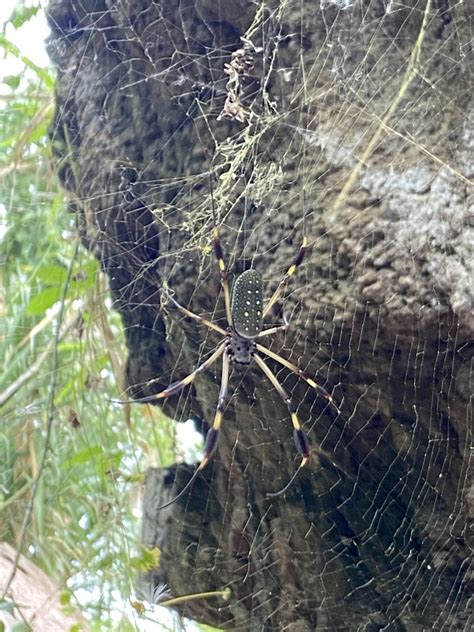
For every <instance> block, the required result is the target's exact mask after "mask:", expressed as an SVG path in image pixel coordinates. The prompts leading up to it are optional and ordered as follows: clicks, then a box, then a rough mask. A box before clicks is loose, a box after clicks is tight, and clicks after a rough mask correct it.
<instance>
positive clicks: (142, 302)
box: [49, 0, 474, 632]
mask: <svg viewBox="0 0 474 632" xmlns="http://www.w3.org/2000/svg"><path fill="white" fill-rule="evenodd" d="M468 4H469V3H464V4H463V3H458V4H456V5H453V6H451V5H450V3H449V2H448V1H447V0H446V1H443V0H438V1H437V2H430V1H429V0H423V1H420V2H417V3H413V4H411V3H405V4H396V3H392V2H389V1H382V0H374V1H373V2H353V3H350V2H347V1H342V0H339V1H336V0H332V1H325V2H321V3H319V2H309V1H307V2H301V0H298V1H296V0H294V1H293V0H288V1H287V2H283V1H280V2H278V1H276V0H275V1H269V2H265V3H254V2H250V1H245V0H242V1H240V2H239V1H237V0H220V1H219V2H216V0H212V1H211V0H194V2H193V1H191V0H189V1H187V0H185V1H184V2H183V1H182V0H181V1H179V2H178V1H174V0H168V1H167V2H150V1H149V0H138V1H131V0H130V1H127V0H122V1H121V2H120V3H115V2H106V1H105V0H103V2H97V1H96V0H94V1H93V2H92V1H91V0H85V1H84V0H83V1H82V2H81V3H77V2H74V1H73V0H52V2H51V3H50V8H49V15H50V24H51V28H52V36H51V38H50V41H49V50H50V54H51V57H52V59H53V61H54V62H55V63H56V64H57V66H58V72H59V81H58V103H57V114H56V118H55V122H54V140H55V147H56V151H57V153H58V156H59V158H60V161H59V169H60V175H61V179H62V182H63V184H64V186H65V187H66V188H67V189H68V190H69V191H70V192H71V200H72V201H71V210H72V211H73V212H74V213H76V215H77V219H78V224H79V227H80V232H81V237H82V239H83V242H84V244H85V245H86V246H87V247H88V248H89V249H90V250H91V251H93V252H94V253H95V254H96V256H97V257H98V259H99V260H100V262H101V264H102V267H103V269H104V270H105V271H106V272H107V274H108V277H109V280H110V287H111V291H112V293H113V297H114V300H115V307H116V309H118V310H119V312H120V314H121V316H122V320H123V325H124V330H125V334H126V340H127V346H128V352H129V357H128V364H127V371H126V380H127V385H128V387H129V392H130V393H131V395H132V396H134V397H142V396H146V395H150V394H152V393H155V392H158V391H160V390H162V389H163V388H165V387H166V386H167V385H168V384H169V383H171V382H173V381H175V380H178V379H179V378H181V377H184V376H185V375H187V374H188V373H190V372H191V371H192V370H193V368H195V367H196V366H197V365H198V364H199V363H200V362H202V361H203V359H205V358H206V357H207V356H208V355H209V353H211V352H212V350H213V349H215V347H216V345H217V344H218V342H219V339H220V338H219V334H217V333H216V332H213V331H210V330H209V329H208V328H206V327H205V326H202V325H200V324H199V323H197V322H196V321H193V320H191V319H189V318H183V316H182V314H181V313H179V311H178V310H176V309H175V308H174V307H173V305H172V303H171V302H170V301H169V300H166V296H167V293H173V296H174V297H175V299H176V300H178V301H179V302H180V303H181V304H182V305H184V306H186V307H188V308H189V309H190V310H192V311H193V312H195V313H197V314H203V315H205V316H206V317H207V318H209V319H212V320H213V321H215V322H218V323H219V324H220V325H221V326H222V327H224V328H225V327H226V322H225V311H224V306H223V297H222V292H220V286H219V274H218V268H217V265H216V263H215V261H214V258H213V253H212V231H213V226H214V218H213V213H212V208H213V205H214V212H215V217H216V221H217V223H218V225H219V227H220V235H221V240H222V245H223V248H224V251H225V259H226V263H227V266H228V269H229V272H230V274H231V275H232V276H233V278H235V276H236V275H237V274H238V273H240V272H242V270H244V269H248V268H249V267H250V266H252V267H253V268H255V269H256V270H257V271H259V272H260V273H261V274H262V275H263V278H264V282H265V287H266V290H265V293H266V296H267V297H269V296H270V295H271V293H272V292H273V291H274V289H275V288H276V286H277V284H278V282H279V281H280V279H281V278H282V276H283V274H284V273H285V271H286V269H287V268H288V266H289V265H290V264H291V261H292V257H293V256H294V255H295V254H296V253H297V251H298V247H299V245H300V243H301V241H302V238H303V230H305V232H306V234H307V236H308V240H309V249H308V253H307V256H306V258H305V260H304V262H303V264H302V265H301V267H300V269H299V270H298V273H297V275H296V276H293V277H292V278H291V279H290V283H289V285H288V291H287V293H286V298H285V300H284V301H280V302H279V303H278V305H277V306H275V308H274V309H272V313H271V318H269V319H268V323H274V324H277V323H281V322H282V319H283V314H284V315H285V316H286V317H287V318H288V320H289V321H290V326H289V328H288V329H287V330H286V331H280V332H278V333H276V334H275V335H273V336H271V337H270V336H269V337H268V338H265V339H264V340H265V344H267V343H268V344H270V346H271V348H272V350H273V351H274V352H276V353H278V354H281V355H282V356H284V357H285V358H287V359H289V360H290V361H291V362H293V363H297V364H298V366H299V367H300V368H302V369H303V370H304V371H305V372H306V373H308V374H309V375H310V376H312V377H314V376H316V378H315V379H317V381H318V383H320V384H321V385H322V386H323V387H325V388H326V389H327V390H328V391H330V392H331V393H332V396H333V398H334V402H335V404H336V405H337V406H338V407H339V408H340V412H338V411H337V410H336V408H335V407H334V406H331V405H330V404H329V403H328V402H327V400H325V399H324V398H323V397H320V396H318V394H317V393H316V392H315V391H314V390H313V389H311V388H310V387H309V386H308V385H307V383H306V382H304V381H303V380H301V379H298V378H297V377H296V376H294V375H291V374H289V372H288V371H287V369H285V368H282V367H281V366H280V365H278V364H277V363H273V362H270V363H269V365H270V366H271V368H272V370H273V371H274V373H275V374H276V375H277V377H278V379H279V380H280V381H281V382H282V383H283V384H284V387H285V389H286V390H287V391H288V392H289V393H291V398H292V400H293V402H294V404H295V405H296V409H297V414H298V417H299V419H300V420H301V423H302V424H303V427H304V428H305V430H306V431H307V433H308V436H309V439H310V444H311V458H310V462H309V464H308V465H307V466H306V467H305V468H304V469H303V470H302V471H301V473H300V475H299V477H298V478H297V480H296V482H295V484H294V485H293V486H292V487H291V488H290V489H289V490H288V492H287V493H286V494H285V496H283V497H281V498H279V499H276V500H273V501H271V500H269V499H268V498H267V496H266V494H267V493H268V492H274V491H275V490H277V489H279V488H280V487H282V485H284V484H285V482H287V481H288V479H289V478H290V477H291V475H292V474H293V472H294V471H295V469H296V468H297V466H298V460H297V458H296V454H297V452H296V448H295V446H294V444H293V441H292V438H291V423H290V420H289V415H288V410H287V406H286V405H285V403H284V402H283V401H282V400H281V399H280V398H279V397H278V394H277V393H276V392H275V391H274V390H273V389H272V388H271V386H270V385H269V382H268V381H267V378H266V377H265V376H264V375H263V374H262V373H261V371H260V370H259V368H258V367H257V366H255V364H254V363H253V364H252V365H251V367H250V368H249V369H248V370H246V369H244V368H242V367H239V366H234V367H233V370H232V374H231V379H230V394H231V397H230V400H229V404H228V406H227V407H226V409H225V415H224V421H223V426H222V432H221V437H220V441H219V445H218V448H217V452H216V455H215V458H214V459H213V460H212V462H211V463H209V465H208V466H207V467H206V468H205V469H204V470H203V471H202V473H200V475H199V476H198V478H197V480H196V482H195V484H194V485H193V486H192V489H191V490H190V491H189V493H187V494H185V495H184V496H183V497H182V498H181V499H180V500H179V501H178V502H176V503H175V504H174V505H171V506H170V507H169V508H168V509H166V510H163V511H161V512H157V511H156V507H157V506H159V505H160V504H162V503H163V502H165V501H166V500H168V499H169V498H171V497H172V496H173V495H174V494H176V493H177V492H178V491H179V490H180V489H182V487H183V486H184V484H185V482H186V481H187V480H189V477H190V475H191V473H192V472H193V470H194V465H179V466H173V467H171V468H166V469H160V470H154V469H152V470H150V471H149V472H148V476H147V483H146V492H145V500H144V524H143V541H144V543H145V544H146V545H147V546H149V547H156V546H158V547H159V548H160V550H161V561H160V567H159V568H157V569H155V570H154V571H153V572H152V573H150V574H149V575H148V576H147V577H144V578H142V579H141V584H142V587H143V586H145V585H149V584H151V585H152V587H153V586H157V585H159V584H161V583H165V584H167V585H168V586H169V589H170V591H171V592H172V593H173V594H174V595H175V596H179V595H185V594H191V593H198V592H208V591H212V590H222V589H223V588H224V587H229V588H230V598H229V600H228V601H223V600H222V599H221V598H218V597H216V598H211V599H201V600H194V601H187V602H184V603H183V604H181V605H180V606H179V610H180V612H182V613H183V614H185V615H186V616H188V617H192V618H194V619H196V620H198V621H203V622H206V623H208V624H211V625H215V626H220V627H222V628H224V629H232V630H237V629H244V630H285V629H291V630H292V631H297V632H303V631H310V630H366V631H369V630H379V629H387V630H425V629H432V630H443V629H448V628H449V629H455V630H463V629H469V627H470V626H469V623H468V620H467V619H468V616H469V603H468V600H469V597H470V594H471V593H472V586H471V587H470V586H469V581H470V575H469V559H470V551H471V550H472V532H469V530H468V516H469V515H471V516H472V512H473V507H472V492H470V490H471V489H472V488H471V487H470V486H471V484H472V481H471V479H470V470H469V458H470V446H471V427H470V425H469V422H470V421H471V420H472V411H471V409H470V403H471V400H470V397H471V396H470V391H469V386H470V380H471V379H472V367H471V364H470V362H471V361H470V358H471V357H472V353H471V352H472V347H470V346H469V340H472V338H473V329H474V322H473V302H474V301H473V288H472V216H471V217H469V205H470V204H471V208H472V188H469V177H471V176H472V171H473V167H472V153H469V151H470V150H471V151H472V137H473V136H472V134H473V129H472V119H471V123H469V119H468V117H467V110H468V108H469V106H470V99H472V95H470V84H469V80H468V70H469V68H468V61H467V58H466V53H467V50H468V47H469V38H470V26H469V20H468V15H467V12H468V11H469V8H468V6H467V5H468ZM463 12H465V13H463ZM233 53H234V55H232V54H233ZM470 64H471V65H472V60H471V62H470ZM470 125H471V126H470ZM210 178H212V179H213V182H214V184H213V187H212V189H213V196H212V197H213V204H212V200H211V186H210ZM470 221H471V223H470ZM163 288H167V293H163V292H160V290H161V289H163ZM219 380H220V366H219V363H217V364H216V365H215V366H214V367H212V368H211V369H210V370H207V371H205V372H204V373H202V374H200V375H199V376H198V377H197V378H196V380H195V382H194V383H193V385H192V386H191V388H190V389H187V390H186V391H183V392H182V393H181V394H180V395H175V396H173V397H170V398H168V399H167V400H164V401H163V402H162V405H163V408H164V410H165V412H167V413H168V414H169V415H170V416H171V417H174V418H175V419H176V420H177V421H184V420H186V419H187V418H189V417H190V416H192V417H194V418H195V419H197V420H198V423H199V424H200V427H201V428H202V430H203V432H205V431H206V429H207V428H208V427H209V424H210V423H212V419H213V415H214V411H215V407H216V402H217V396H218V390H219ZM160 405H161V404H160ZM170 423H174V422H170ZM175 474H176V478H175ZM147 592H150V591H149V590H148V591H147Z"/></svg>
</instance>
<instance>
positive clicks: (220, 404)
mask: <svg viewBox="0 0 474 632" xmlns="http://www.w3.org/2000/svg"><path fill="white" fill-rule="evenodd" d="M229 366H230V358H229V354H228V352H227V350H224V355H223V356H222V377H221V388H220V391H219V398H218V400H217V408H216V413H215V415H214V421H213V422H212V426H211V427H210V428H209V430H208V431H207V435H206V442H205V444H204V456H203V458H202V461H201V462H200V463H199V465H198V466H197V468H196V469H195V470H194V473H193V475H192V476H191V478H190V479H189V481H188V482H187V483H186V485H185V486H184V487H183V489H182V490H181V491H180V492H179V494H178V495H177V496H175V497H174V498H172V499H171V500H169V501H168V502H167V503H165V504H164V505H161V506H160V507H157V511H160V510H161V509H164V508H165V507H169V505H172V504H173V503H174V502H176V501H177V500H178V499H179V498H181V496H182V495H183V494H184V493H185V492H186V491H187V490H188V489H189V488H190V487H191V485H192V484H193V483H194V481H195V480H196V478H197V475H198V474H199V472H200V471H201V470H203V469H204V468H205V467H206V465H207V464H208V463H209V461H210V459H211V458H212V455H213V454H214V452H215V451H216V448H217V442H218V440H219V431H220V428H221V422H222V415H223V411H224V406H225V402H226V400H227V392H228V386H229Z"/></svg>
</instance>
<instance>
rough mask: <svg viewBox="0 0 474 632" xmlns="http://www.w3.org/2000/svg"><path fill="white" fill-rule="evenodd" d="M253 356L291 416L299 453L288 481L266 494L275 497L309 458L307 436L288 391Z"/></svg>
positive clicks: (262, 363) (255, 356) (265, 366)
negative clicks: (296, 463) (295, 468)
mask: <svg viewBox="0 0 474 632" xmlns="http://www.w3.org/2000/svg"><path fill="white" fill-rule="evenodd" d="M253 358H254V360H255V362H256V363H257V364H258V366H259V367H260V368H261V370H262V371H263V372H264V373H265V375H266V376H267V377H268V379H269V380H270V382H271V383H272V386H273V387H274V389H275V390H276V391H277V392H278V395H280V397H281V398H282V400H283V401H284V402H285V404H286V405H287V407H288V411H289V413H290V416H291V423H292V424H293V438H294V440H295V444H296V448H297V450H298V452H299V453H300V454H301V462H300V464H299V466H298V469H297V470H296V472H295V473H294V474H293V476H292V477H291V478H290V480H289V482H288V483H287V484H286V485H285V486H284V487H283V488H282V489H280V490H279V491H278V492H274V493H271V494H267V497H268V498H277V496H281V495H282V494H284V493H285V492H286V490H287V489H288V488H289V487H290V486H291V485H292V484H293V481H294V480H295V479H296V477H297V476H298V473H299V471H300V470H301V468H302V467H304V466H305V465H306V463H307V462H308V459H309V441H308V437H307V436H306V433H305V432H304V430H303V428H302V427H301V424H300V421H299V419H298V415H297V414H296V408H295V406H294V404H293V402H292V401H291V398H290V396H289V395H288V393H287V392H286V391H285V389H284V388H283V386H282V385H281V384H280V382H279V381H278V379H277V377H276V376H275V375H274V374H273V372H272V371H271V370H270V368H269V367H268V366H267V365H266V363H265V361H264V360H263V359H262V358H261V357H260V356H259V355H257V354H255V355H254V356H253Z"/></svg>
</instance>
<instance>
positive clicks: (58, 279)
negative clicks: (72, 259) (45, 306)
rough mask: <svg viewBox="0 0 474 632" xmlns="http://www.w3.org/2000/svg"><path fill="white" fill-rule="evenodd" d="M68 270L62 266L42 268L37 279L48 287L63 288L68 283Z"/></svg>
mask: <svg viewBox="0 0 474 632" xmlns="http://www.w3.org/2000/svg"><path fill="white" fill-rule="evenodd" d="M66 277H67V270H66V268H63V267H62V266H53V265H51V266H41V267H40V268H38V269H37V270H36V274H35V278H36V279H38V280H39V281H43V283H46V285H55V286H58V285H59V286H62V285H63V284H64V282H65V281H66Z"/></svg>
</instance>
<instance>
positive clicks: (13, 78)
mask: <svg viewBox="0 0 474 632" xmlns="http://www.w3.org/2000/svg"><path fill="white" fill-rule="evenodd" d="M20 81H21V79H20V77H19V76H18V75H7V76H6V77H4V78H3V83H4V84H6V85H7V86H8V87H9V88H11V89H12V90H16V89H17V88H18V86H19V85H20Z"/></svg>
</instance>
